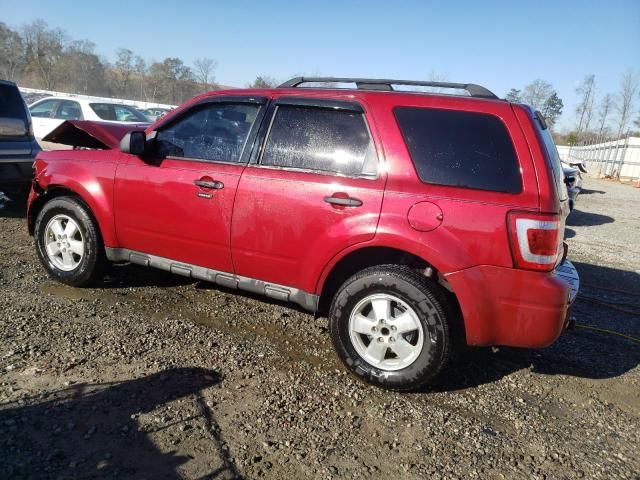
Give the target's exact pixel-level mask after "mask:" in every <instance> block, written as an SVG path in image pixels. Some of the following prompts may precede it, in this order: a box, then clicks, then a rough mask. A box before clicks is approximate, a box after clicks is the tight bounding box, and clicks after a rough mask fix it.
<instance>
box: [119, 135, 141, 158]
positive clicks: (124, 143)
mask: <svg viewBox="0 0 640 480" xmlns="http://www.w3.org/2000/svg"><path fill="white" fill-rule="evenodd" d="M146 144H147V136H146V135H145V133H144V132H142V131H139V130H136V131H133V132H129V133H127V134H126V135H125V136H124V137H122V140H120V151H121V152H123V153H130V154H131V155H142V154H143V153H144V152H145V148H146Z"/></svg>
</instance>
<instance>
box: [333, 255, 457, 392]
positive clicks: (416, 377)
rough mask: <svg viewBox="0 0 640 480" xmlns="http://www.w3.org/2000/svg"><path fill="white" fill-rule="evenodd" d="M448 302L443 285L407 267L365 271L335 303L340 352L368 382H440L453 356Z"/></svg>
mask: <svg viewBox="0 0 640 480" xmlns="http://www.w3.org/2000/svg"><path fill="white" fill-rule="evenodd" d="M445 302H446V300H445V298H444V296H443V295H442V292H441V291H440V288H439V287H438V285H436V284H434V283H433V282H431V281H430V280H429V279H428V278H426V277H424V276H422V275H420V274H418V273H416V272H414V271H413V270H411V269H409V268H408V267H404V266H398V265H382V266H376V267H371V268H367V269H365V270H362V271H361V272H359V273H357V274H356V275H354V276H352V277H351V278H349V279H348V280H347V281H346V282H345V283H344V284H343V285H342V287H341V288H340V289H339V290H338V293H337V294H336V295H335V297H334V299H333V302H332V304H331V309H330V313H329V319H330V329H331V339H332V341H333V344H334V347H335V349H336V352H337V353H338V356H339V357H340V359H341V360H342V362H343V363H344V364H345V365H346V367H347V368H349V370H351V372H352V373H354V374H355V375H356V376H358V377H359V378H361V379H363V380H365V381H367V382H369V383H372V384H374V385H378V386H381V387H384V388H389V389H394V390H415V389H419V388H421V387H423V386H425V385H427V384H428V383H430V382H432V381H433V380H434V379H435V378H436V376H437V375H438V374H439V373H440V372H441V371H442V369H443V368H444V366H445V365H446V363H447V361H448V359H449V357H450V355H451V339H450V333H449V332H450V329H449V320H448V318H447V315H446V313H445V312H446V309H445V305H446V303H445Z"/></svg>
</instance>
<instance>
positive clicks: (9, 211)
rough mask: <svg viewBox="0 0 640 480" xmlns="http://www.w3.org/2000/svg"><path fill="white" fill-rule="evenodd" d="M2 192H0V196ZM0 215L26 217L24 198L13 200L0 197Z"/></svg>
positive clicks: (3, 216) (4, 216)
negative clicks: (18, 200)
mask: <svg viewBox="0 0 640 480" xmlns="http://www.w3.org/2000/svg"><path fill="white" fill-rule="evenodd" d="M1 195H2V192H0V196H1ZM0 217H1V218H25V219H26V218H27V204H26V200H25V201H24V202H23V201H20V202H14V201H13V200H7V201H4V200H2V199H0Z"/></svg>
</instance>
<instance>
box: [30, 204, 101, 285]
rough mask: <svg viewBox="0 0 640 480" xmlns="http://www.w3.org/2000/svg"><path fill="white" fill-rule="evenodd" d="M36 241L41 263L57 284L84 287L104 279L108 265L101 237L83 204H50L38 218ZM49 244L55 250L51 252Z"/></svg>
mask: <svg viewBox="0 0 640 480" xmlns="http://www.w3.org/2000/svg"><path fill="white" fill-rule="evenodd" d="M56 232H57V233H58V234H61V236H64V238H61V236H60V237H59V236H58V235H57V233H56ZM34 240H35V244H36V251H37V253H38V258H39V259H40V262H41V263H42V265H44V267H45V269H46V270H47V272H48V273H49V275H50V276H51V277H52V278H54V279H55V280H58V281H60V282H62V283H66V284H67V285H71V286H74V287H83V286H87V285H90V284H92V283H94V282H96V281H97V280H99V279H100V278H102V273H103V271H104V267H105V264H106V258H105V253H104V245H103V243H102V237H101V235H100V231H99V229H98V226H97V224H96V222H95V220H94V219H93V217H92V215H91V211H90V210H89V208H88V207H87V206H86V205H85V204H84V203H83V202H82V201H81V200H78V199H76V198H74V197H56V198H54V199H52V200H50V201H48V202H47V203H46V204H45V205H44V206H43V207H42V210H40V213H38V216H37V218H36V223H35V226H34ZM78 242H80V243H81V244H82V248H80V247H79V246H78V245H79V243H78ZM47 244H50V245H51V244H53V246H52V247H50V249H49V250H48V248H47ZM63 250H64V251H63ZM54 251H56V254H55V255H51V254H50V252H54ZM69 258H71V261H68V260H69Z"/></svg>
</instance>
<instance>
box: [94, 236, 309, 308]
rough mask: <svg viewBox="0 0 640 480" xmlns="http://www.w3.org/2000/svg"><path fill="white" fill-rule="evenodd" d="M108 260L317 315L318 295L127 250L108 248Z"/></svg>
mask: <svg viewBox="0 0 640 480" xmlns="http://www.w3.org/2000/svg"><path fill="white" fill-rule="evenodd" d="M105 251H106V255H107V258H108V259H109V260H110V261H112V262H131V263H135V264H137V265H142V266H144V267H154V268H159V269H160V270H165V271H167V272H171V273H175V274H178V275H182V276H183V277H190V278H196V279H198V280H204V281H206V282H212V283H215V284H217V285H220V286H221V287H225V288H233V289H238V290H244V291H247V292H251V293H256V294H258V295H265V296H267V297H270V298H274V299H276V300H280V301H283V302H292V303H295V304H297V305H300V306H301V307H302V308H304V309H305V310H308V311H310V312H314V313H315V312H316V310H317V308H318V300H319V297H318V295H313V294H311V293H307V292H305V291H303V290H299V289H297V288H293V287H288V286H285V285H278V284H275V283H270V282H265V281H262V280H256V279H255V278H249V277H243V276H241V275H234V274H232V273H228V272H221V271H218V270H213V269H210V268H206V267H200V266H198V265H191V264H188V263H183V262H177V261H175V260H171V259H169V258H164V257H158V256H155V255H149V254H147V253H143V252H136V251H134V250H129V249H127V248H110V247H106V248H105Z"/></svg>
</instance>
